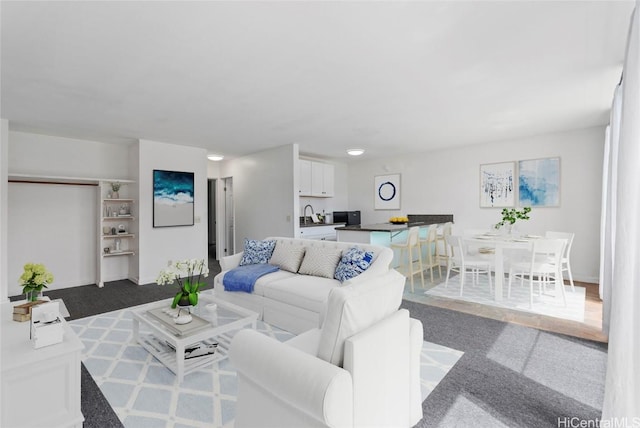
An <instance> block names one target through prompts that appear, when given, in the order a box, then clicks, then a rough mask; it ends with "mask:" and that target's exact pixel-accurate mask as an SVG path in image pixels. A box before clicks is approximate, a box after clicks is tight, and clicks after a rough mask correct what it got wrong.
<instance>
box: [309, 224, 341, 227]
mask: <svg viewBox="0 0 640 428" xmlns="http://www.w3.org/2000/svg"><path fill="white" fill-rule="evenodd" d="M343 225H346V223H307V224H304V223H300V227H319V226H336V227H339V226H343Z"/></svg>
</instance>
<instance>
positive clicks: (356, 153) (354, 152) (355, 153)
mask: <svg viewBox="0 0 640 428" xmlns="http://www.w3.org/2000/svg"><path fill="white" fill-rule="evenodd" d="M347 153H348V154H349V155H351V156H360V155H361V154H363V153H364V150H363V149H349V150H347Z"/></svg>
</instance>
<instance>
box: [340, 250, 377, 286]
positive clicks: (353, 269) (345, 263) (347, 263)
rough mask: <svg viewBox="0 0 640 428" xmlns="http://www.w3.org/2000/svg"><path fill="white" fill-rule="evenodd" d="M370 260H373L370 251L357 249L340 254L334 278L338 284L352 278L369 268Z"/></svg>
mask: <svg viewBox="0 0 640 428" xmlns="http://www.w3.org/2000/svg"><path fill="white" fill-rule="evenodd" d="M371 260H373V253H372V252H371V251H364V250H362V249H360V248H358V247H353V248H350V249H349V250H348V251H346V252H344V253H343V254H342V258H341V259H340V263H338V267H337V268H336V273H335V275H334V278H335V279H337V280H338V281H340V282H345V281H347V280H349V279H351V278H354V277H356V276H358V275H360V274H361V273H362V272H364V271H365V270H367V269H368V268H369V266H371Z"/></svg>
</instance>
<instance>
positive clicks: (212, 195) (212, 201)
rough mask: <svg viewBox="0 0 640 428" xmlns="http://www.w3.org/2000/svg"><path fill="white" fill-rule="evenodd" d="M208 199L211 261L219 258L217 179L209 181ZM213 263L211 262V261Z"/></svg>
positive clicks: (208, 250)
mask: <svg viewBox="0 0 640 428" xmlns="http://www.w3.org/2000/svg"><path fill="white" fill-rule="evenodd" d="M207 200H208V205H209V207H208V208H209V209H208V213H209V215H208V216H207V217H208V218H207V226H208V230H209V232H208V234H207V252H208V254H209V261H210V262H211V259H213V260H216V259H217V258H218V253H217V249H216V246H217V242H216V234H217V231H216V223H217V222H216V179H209V180H208V183H207ZM209 264H211V263H209Z"/></svg>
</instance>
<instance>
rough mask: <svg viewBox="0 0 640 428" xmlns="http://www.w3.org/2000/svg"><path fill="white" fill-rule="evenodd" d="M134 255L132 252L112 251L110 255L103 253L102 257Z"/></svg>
mask: <svg viewBox="0 0 640 428" xmlns="http://www.w3.org/2000/svg"><path fill="white" fill-rule="evenodd" d="M134 254H135V252H134V251H129V250H126V251H112V252H110V253H103V254H102V257H118V256H133V255H134Z"/></svg>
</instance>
